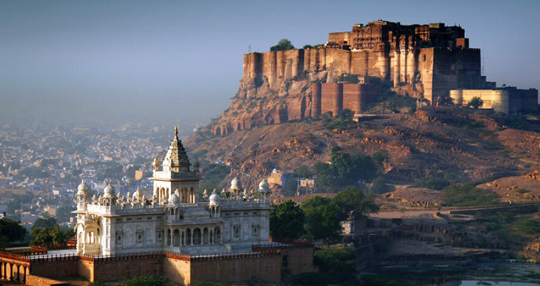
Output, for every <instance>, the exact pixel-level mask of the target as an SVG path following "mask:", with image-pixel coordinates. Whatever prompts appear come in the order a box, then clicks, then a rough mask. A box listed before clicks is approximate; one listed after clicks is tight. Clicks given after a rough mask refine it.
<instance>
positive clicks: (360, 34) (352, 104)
mask: <svg viewBox="0 0 540 286" xmlns="http://www.w3.org/2000/svg"><path fill="white" fill-rule="evenodd" d="M243 61H244V62H243V78H242V80H241V81H240V89H239V92H238V94H237V96H236V97H235V101H237V102H235V101H233V106H232V108H233V109H235V108H237V107H240V105H241V104H239V102H240V101H242V102H247V101H249V102H251V105H250V106H256V107H259V108H258V109H257V108H255V109H254V110H252V111H251V112H250V111H248V112H247V113H248V114H246V112H245V111H246V110H241V111H240V110H237V113H238V114H240V115H237V116H236V118H234V119H232V118H228V119H226V120H219V122H217V124H216V125H215V126H213V129H212V131H213V133H214V134H216V135H226V134H229V133H230V132H232V131H235V130H242V129H249V128H251V126H255V125H258V124H276V123H282V122H286V121H288V120H295V119H302V118H305V117H314V116H319V115H321V114H325V113H327V112H332V114H333V116H336V115H337V113H338V112H339V111H340V110H343V109H351V110H353V111H355V113H360V112H362V109H363V108H364V107H365V105H366V104H368V103H370V102H371V101H373V100H374V99H376V96H377V95H379V94H380V92H381V91H382V88H381V86H382V85H381V83H385V84H390V85H391V86H394V87H403V86H406V87H408V90H410V91H411V92H410V93H411V95H413V96H416V97H420V98H425V99H426V100H428V101H429V102H430V103H432V104H436V103H438V102H439V101H440V100H441V99H443V98H446V97H448V96H449V92H450V90H454V89H484V88H494V87H495V83H491V82H486V77H485V76H482V74H481V56H480V49H474V48H470V47H469V39H468V38H465V30H464V29H463V28H461V27H459V26H446V25H445V24H443V23H434V24H427V25H416V24H415V25H402V24H400V23H399V22H397V23H396V22H389V21H383V20H377V21H373V22H369V23H368V24H367V25H364V24H356V25H354V26H353V27H352V30H351V31H347V32H337V33H330V34H329V36H328V41H327V42H326V43H325V44H324V45H321V46H318V47H317V48H309V49H295V50H286V51H271V52H266V53H257V52H255V53H250V54H245V55H244V60H243ZM351 75H353V76H357V77H358V81H356V82H357V83H354V84H352V83H350V82H343V81H342V79H343V77H344V76H351ZM370 81H371V82H370ZM275 95H277V97H278V98H277V99H275V100H274V99H273V96H275ZM260 98H266V99H268V100H267V101H266V103H267V104H266V105H265V106H262V105H259V106H257V104H256V103H254V102H253V101H254V100H256V99H260ZM269 101H270V102H269ZM272 101H276V102H277V101H279V102H281V104H277V103H276V104H272V103H271V102H272ZM283 101H285V103H283Z"/></svg>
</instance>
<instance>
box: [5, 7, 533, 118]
mask: <svg viewBox="0 0 540 286" xmlns="http://www.w3.org/2000/svg"><path fill="white" fill-rule="evenodd" d="M338 7H339V8H338ZM539 10H540V2H538V1H518V2H509V1H445V2H442V1H407V2H404V1H368V2H365V1H362V2H358V1H339V2H337V3H336V2H328V1H294V2H291V1H276V2H266V1H264V2H263V1H254V2H245V1H200V2H196V1H157V2H150V1H114V2H110V1H3V2H1V3H0V38H1V39H2V40H1V41H0V51H1V52H0V66H1V67H2V68H1V69H0V102H1V103H2V104H0V123H2V124H5V123H12V124H13V123H16V122H24V123H33V124H35V123H40V124H41V123H44V124H48V125H53V126H54V125H63V124H75V125H77V124H81V123H84V122H101V123H113V124H114V123H123V122H137V121H138V122H152V123H156V124H159V125H167V124H171V123H172V124H184V125H186V126H195V125H196V124H198V123H199V124H206V123H208V122H209V121H210V119H211V118H214V117H217V116H219V114H220V113H221V112H222V111H223V110H224V109H226V108H227V106H228V105H229V104H230V98H231V97H233V96H234V95H235V93H236V91H237V89H238V86H239V83H238V81H239V80H240V79H241V77H242V57H243V54H245V53H248V52H250V51H251V52H255V51H258V52H266V51H268V50H269V47H270V46H272V45H275V44H276V43H277V42H278V41H279V40H280V39H282V38H287V39H289V40H291V42H292V43H293V44H294V45H295V47H297V48H301V47H302V46H303V45H305V44H311V45H315V44H323V43H325V42H326V41H327V37H328V33H329V32H338V31H348V30H350V29H351V27H352V26H353V25H354V24H356V23H364V24H367V23H368V22H370V21H374V20H377V19H384V20H388V21H393V22H401V23H402V24H407V25H409V24H415V23H416V24H425V23H434V22H442V23H446V24H447V25H454V24H456V25H460V26H462V27H463V28H464V29H465V31H466V34H465V36H466V37H467V38H469V39H470V47H472V48H480V49H481V50H482V63H483V70H484V72H483V74H484V75H486V76H487V79H488V80H489V81H496V82H497V85H498V86H501V85H502V84H506V85H512V86H517V87H518V88H524V89H528V88H540V83H539V81H538V75H539V69H538V67H539V66H540V59H539V58H538V57H534V56H531V55H535V53H536V52H537V51H538V50H540V37H538V34H537V33H534V32H531V31H532V29H531V27H534V23H533V21H535V19H536V13H537V11H539ZM404 11H406V12H404Z"/></svg>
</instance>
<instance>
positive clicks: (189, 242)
mask: <svg viewBox="0 0 540 286" xmlns="http://www.w3.org/2000/svg"><path fill="white" fill-rule="evenodd" d="M186 245H191V229H189V228H188V229H187V230H186Z"/></svg>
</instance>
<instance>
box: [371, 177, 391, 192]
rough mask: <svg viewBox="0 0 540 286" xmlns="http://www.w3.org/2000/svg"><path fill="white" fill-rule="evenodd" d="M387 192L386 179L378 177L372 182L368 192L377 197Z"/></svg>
mask: <svg viewBox="0 0 540 286" xmlns="http://www.w3.org/2000/svg"><path fill="white" fill-rule="evenodd" d="M388 191H389V188H388V185H386V179H385V178H384V177H383V176H379V177H377V178H375V180H373V182H372V183H371V187H370V188H369V192H370V193H371V194H375V195H379V194H384V193H386V192H388Z"/></svg>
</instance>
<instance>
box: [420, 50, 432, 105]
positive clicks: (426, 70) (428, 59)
mask: <svg viewBox="0 0 540 286" xmlns="http://www.w3.org/2000/svg"><path fill="white" fill-rule="evenodd" d="M433 57H434V48H427V49H422V50H421V51H420V54H419V55H418V72H419V74H420V79H421V81H422V85H423V86H424V98H425V99H427V100H429V101H430V102H433Z"/></svg>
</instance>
